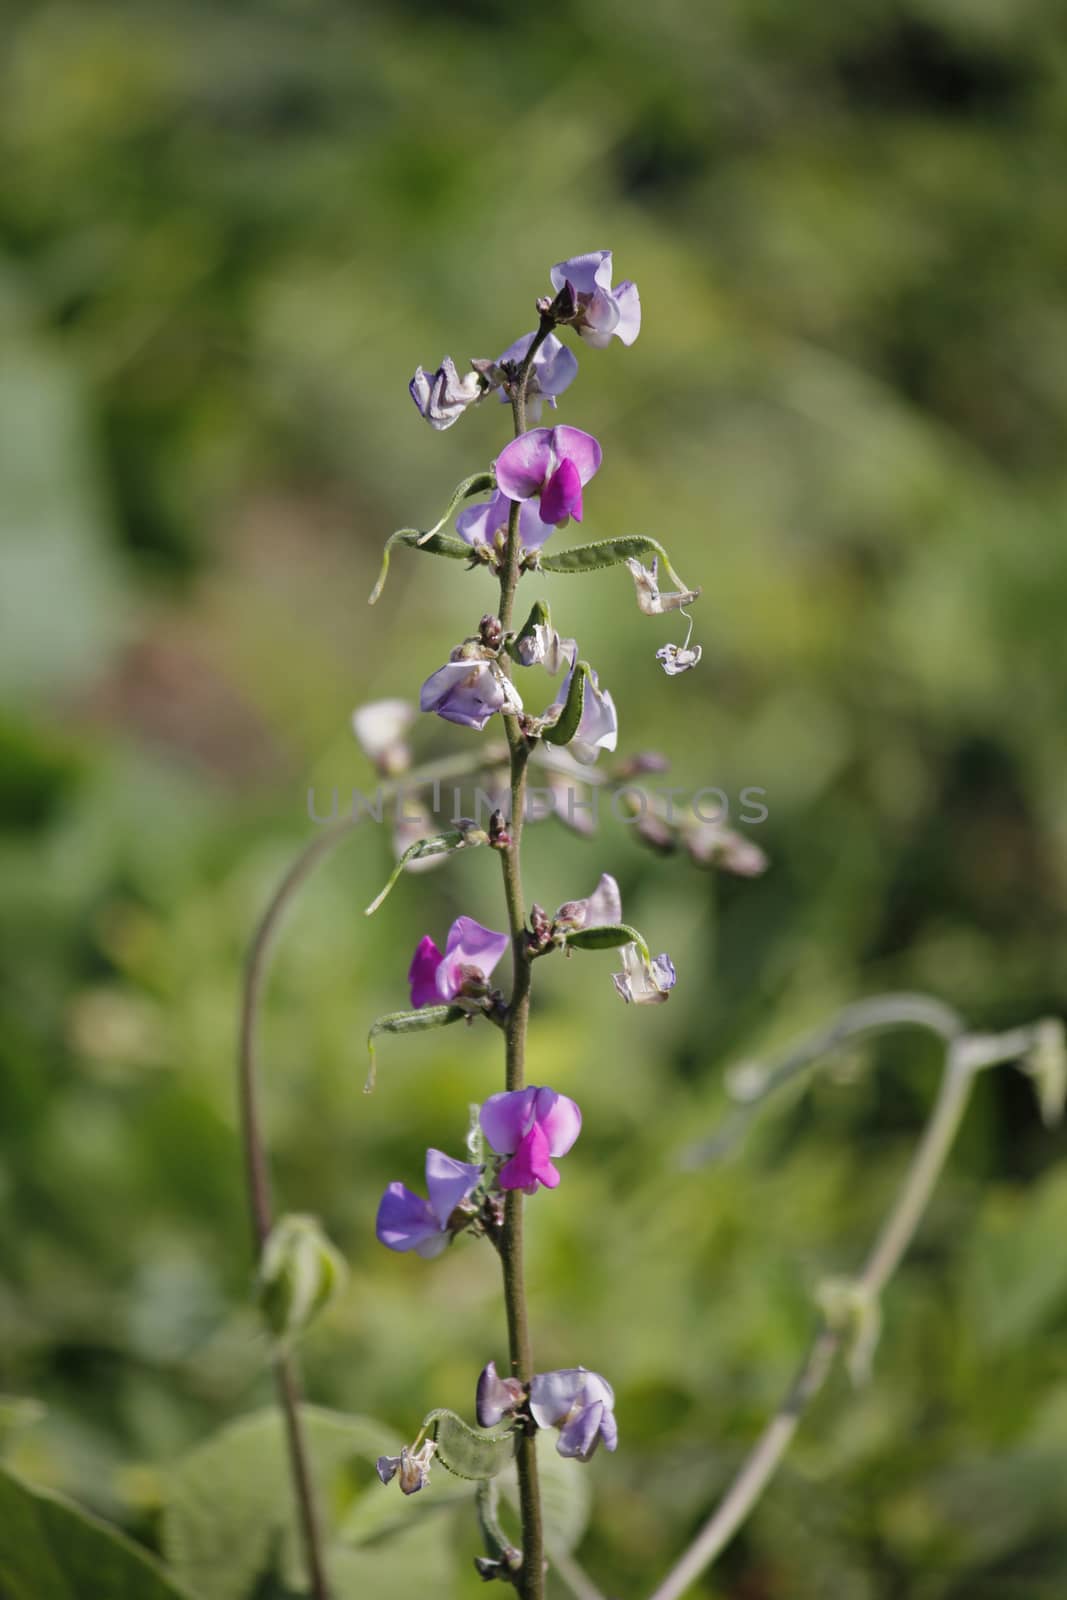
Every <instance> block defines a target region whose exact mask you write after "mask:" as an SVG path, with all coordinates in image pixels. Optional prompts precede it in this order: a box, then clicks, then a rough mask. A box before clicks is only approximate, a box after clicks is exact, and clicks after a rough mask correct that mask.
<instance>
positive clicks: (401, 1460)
mask: <svg viewBox="0 0 1067 1600" xmlns="http://www.w3.org/2000/svg"><path fill="white" fill-rule="evenodd" d="M436 1449H437V1445H436V1442H435V1441H434V1440H433V1439H427V1440H426V1443H425V1444H424V1445H422V1446H421V1448H420V1449H418V1450H412V1449H411V1448H410V1447H409V1446H408V1445H406V1444H405V1445H402V1446H401V1449H400V1454H399V1455H398V1456H379V1457H378V1460H377V1462H376V1463H375V1471H376V1472H377V1474H378V1476H379V1478H380V1479H381V1480H382V1482H383V1483H392V1481H393V1479H394V1478H395V1477H396V1475H397V1473H398V1472H399V1474H400V1487H401V1489H402V1491H403V1492H404V1494H417V1493H418V1492H419V1490H420V1489H425V1487H426V1485H427V1484H428V1483H429V1481H430V1462H431V1461H432V1460H433V1454H434V1451H435V1450H436Z"/></svg>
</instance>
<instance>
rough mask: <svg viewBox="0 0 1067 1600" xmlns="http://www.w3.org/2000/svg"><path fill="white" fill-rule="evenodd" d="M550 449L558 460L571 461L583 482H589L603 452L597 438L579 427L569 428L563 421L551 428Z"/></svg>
mask: <svg viewBox="0 0 1067 1600" xmlns="http://www.w3.org/2000/svg"><path fill="white" fill-rule="evenodd" d="M546 431H551V434H552V449H553V450H554V452H555V454H556V456H557V458H558V459H559V460H560V461H563V460H567V461H573V462H574V465H575V466H576V467H577V469H578V476H579V478H580V479H581V481H582V483H583V484H586V483H588V482H589V480H590V478H592V477H593V476H594V475H595V473H596V472H597V471H598V470H599V467H600V463H601V462H602V461H603V459H604V452H603V450H601V448H600V444H599V442H598V440H596V439H594V437H593V435H592V434H591V433H585V432H584V431H583V430H582V429H581V428H571V427H568V425H567V424H566V423H565V422H562V423H560V424H559V426H558V427H555V428H552V429H551V430H546Z"/></svg>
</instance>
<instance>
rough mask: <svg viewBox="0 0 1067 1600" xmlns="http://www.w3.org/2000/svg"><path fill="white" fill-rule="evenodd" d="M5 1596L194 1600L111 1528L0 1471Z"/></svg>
mask: <svg viewBox="0 0 1067 1600" xmlns="http://www.w3.org/2000/svg"><path fill="white" fill-rule="evenodd" d="M0 1593H2V1594H3V1595H4V1600H193V1595H192V1592H191V1591H188V1590H185V1589H182V1588H180V1587H179V1585H178V1584H177V1583H174V1582H172V1581H171V1580H170V1579H169V1578H168V1577H167V1575H166V1574H165V1573H164V1572H163V1570H162V1568H160V1567H159V1566H158V1565H157V1563H156V1562H154V1561H153V1560H152V1559H151V1557H149V1556H148V1555H147V1554H146V1553H145V1551H143V1550H141V1549H139V1548H138V1547H137V1545H135V1544H133V1543H132V1541H131V1540H129V1539H127V1538H125V1537H124V1536H123V1535H122V1534H121V1533H119V1532H118V1531H117V1530H116V1529H115V1528H109V1527H108V1526H107V1525H106V1523H103V1522H100V1521H99V1520H98V1519H97V1518H96V1517H91V1516H88V1515H87V1514H86V1512H84V1511H83V1510H82V1509H81V1508H80V1507H79V1506H76V1505H74V1504H73V1503H72V1502H71V1501H69V1500H65V1499H63V1498H62V1496H60V1495H56V1494H49V1493H46V1492H45V1491H43V1490H38V1489H31V1488H30V1487H29V1486H28V1485H27V1484H25V1483H20V1482H19V1480H18V1478H15V1477H12V1476H11V1474H10V1473H8V1472H5V1471H3V1470H2V1469H0Z"/></svg>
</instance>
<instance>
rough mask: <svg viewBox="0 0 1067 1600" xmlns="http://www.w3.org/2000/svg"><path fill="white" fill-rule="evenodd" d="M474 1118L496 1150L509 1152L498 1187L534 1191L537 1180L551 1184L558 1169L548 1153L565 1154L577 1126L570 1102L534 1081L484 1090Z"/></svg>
mask: <svg viewBox="0 0 1067 1600" xmlns="http://www.w3.org/2000/svg"><path fill="white" fill-rule="evenodd" d="M479 1120H480V1122H481V1126H482V1132H483V1133H484V1134H485V1137H486V1138H487V1139H488V1141H489V1143H490V1145H491V1146H492V1147H493V1149H494V1150H495V1151H496V1153H497V1155H498V1156H508V1157H510V1159H509V1160H508V1161H505V1163H504V1165H503V1166H502V1167H501V1169H500V1172H499V1174H498V1177H497V1182H498V1183H499V1185H500V1187H501V1189H522V1190H524V1192H525V1193H526V1194H536V1192H537V1187H538V1184H541V1185H543V1186H544V1187H545V1188H546V1189H554V1188H555V1187H556V1185H557V1184H558V1183H559V1173H558V1172H557V1170H556V1168H555V1167H554V1166H553V1165H552V1158H553V1157H555V1156H565V1155H566V1154H567V1151H568V1150H569V1149H570V1148H571V1146H572V1145H573V1143H574V1141H575V1140H576V1139H577V1137H578V1135H579V1133H580V1132H581V1131H582V1113H581V1111H580V1110H579V1109H578V1106H577V1105H576V1104H575V1102H574V1101H573V1100H569V1099H568V1098H567V1096H566V1095H565V1094H557V1093H556V1091H555V1090H554V1089H545V1088H538V1087H537V1086H536V1085H535V1084H530V1085H529V1086H528V1087H527V1088H525V1089H514V1090H509V1091H507V1092H505V1093H504V1094H493V1095H490V1096H489V1099H488V1100H487V1101H486V1102H485V1104H484V1105H483V1106H482V1109H481V1113H480V1117H479Z"/></svg>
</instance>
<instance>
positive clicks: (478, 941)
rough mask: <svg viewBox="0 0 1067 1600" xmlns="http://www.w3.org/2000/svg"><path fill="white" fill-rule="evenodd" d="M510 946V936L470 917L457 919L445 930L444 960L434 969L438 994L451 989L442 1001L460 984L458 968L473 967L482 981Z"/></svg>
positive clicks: (450, 996) (449, 997)
mask: <svg viewBox="0 0 1067 1600" xmlns="http://www.w3.org/2000/svg"><path fill="white" fill-rule="evenodd" d="M510 943H511V935H510V934H507V933H494V931H493V929H492V928H483V927H482V925H481V923H480V922H475V920H474V918H473V917H457V918H456V920H455V922H454V923H453V924H452V926H451V928H449V930H448V940H447V942H446V944H445V955H444V960H443V962H442V963H441V966H440V967H439V968H438V970H437V991H438V994H444V993H445V990H446V989H451V993H450V994H447V995H445V998H446V999H451V998H452V995H454V994H455V993H456V992H457V990H458V989H459V986H460V983H461V982H462V979H461V977H460V975H459V969H460V968H461V967H476V968H477V969H478V971H479V972H480V973H481V975H482V977H483V978H488V977H490V976H491V974H492V971H493V968H494V967H495V966H496V964H497V962H498V961H499V960H500V958H501V956H502V955H503V954H504V952H505V950H506V949H507V948H508V946H509V944H510Z"/></svg>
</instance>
